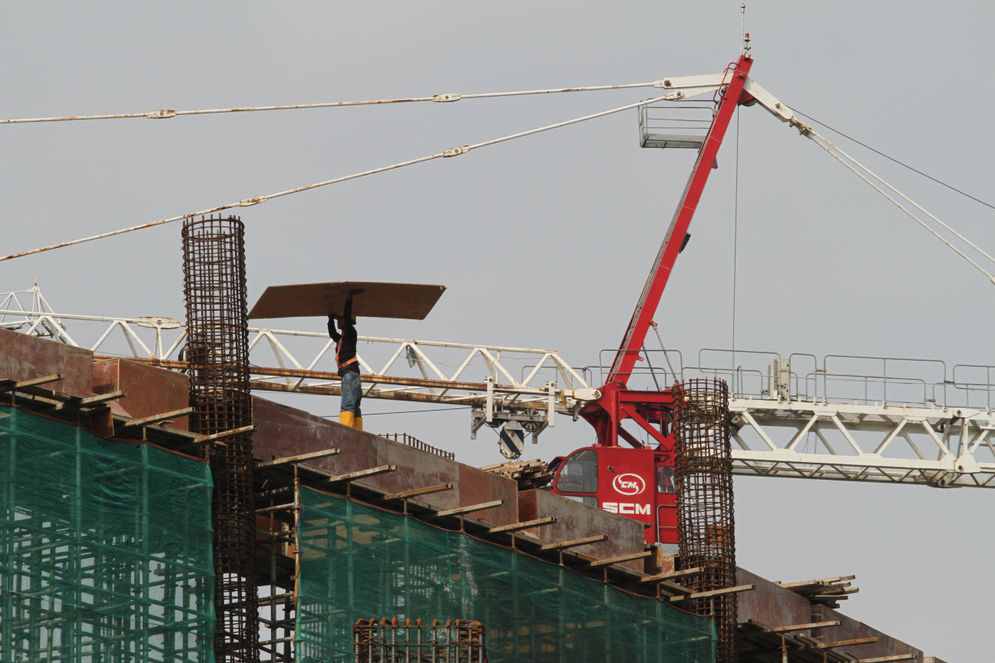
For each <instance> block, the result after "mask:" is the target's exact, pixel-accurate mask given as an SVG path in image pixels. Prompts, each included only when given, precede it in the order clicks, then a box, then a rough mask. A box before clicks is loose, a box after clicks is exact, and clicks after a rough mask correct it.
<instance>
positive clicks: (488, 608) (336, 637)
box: [295, 487, 715, 663]
mask: <svg viewBox="0 0 995 663" xmlns="http://www.w3.org/2000/svg"><path fill="white" fill-rule="evenodd" d="M299 504H300V512H299V517H298V521H297V522H298V525H297V539H298V548H297V550H298V556H299V566H298V571H297V586H298V590H297V600H298V610H297V625H296V633H295V640H296V645H297V657H296V660H297V661H300V662H301V663H315V662H317V661H322V662H324V663H347V662H349V663H351V662H352V661H354V660H355V658H354V656H355V652H354V651H353V648H352V645H353V642H354V635H353V627H354V626H355V624H356V622H357V620H359V619H364V620H369V619H374V618H375V619H383V618H386V619H388V620H389V621H391V622H393V620H394V619H397V620H398V623H399V624H403V623H404V621H405V620H411V621H412V622H414V621H416V620H418V619H420V620H421V621H422V623H423V624H425V623H431V622H432V621H434V620H438V621H439V622H442V623H445V622H446V621H452V622H455V620H470V621H475V622H479V623H480V624H481V625H482V626H483V627H484V628H486V632H487V660H488V661H490V663H505V662H507V663H511V662H514V663H564V662H567V661H569V663H603V662H604V661H640V662H641V663H678V662H683V661H713V660H714V656H715V630H714V626H713V624H712V622H711V620H709V619H707V618H703V617H698V616H695V615H691V614H688V613H685V612H682V611H680V610H677V609H676V608H673V607H671V606H669V605H667V604H666V603H665V602H663V601H660V600H657V599H655V598H649V597H644V596H635V595H633V594H629V593H627V592H624V591H621V590H619V589H617V588H615V587H612V586H610V585H608V584H605V583H603V582H599V581H597V580H594V579H592V578H588V577H584V576H582V575H580V574H578V573H576V572H574V571H572V570H570V569H568V568H565V567H563V566H560V565H556V564H551V563H548V562H543V561H540V560H538V559H535V558H533V557H530V556H528V555H526V554H524V553H522V552H521V551H520V550H517V549H510V548H504V547H501V546H495V545H493V544H490V543H485V542H483V541H480V540H477V539H475V538H473V537H472V536H470V535H468V534H466V533H465V532H461V531H451V530H446V529H441V528H439V527H436V526H433V525H429V524H426V523H422V522H419V521H418V520H415V519H414V518H412V517H411V516H407V515H402V514H396V513H390V512H387V511H383V510H380V509H377V508H374V507H370V506H366V505H363V504H361V503H359V502H357V501H356V500H353V499H348V498H344V497H337V496H334V495H331V494H328V493H324V492H322V491H318V490H314V489H310V488H304V487H302V488H300V490H299ZM385 660H388V659H385ZM401 660H403V659H401Z"/></svg>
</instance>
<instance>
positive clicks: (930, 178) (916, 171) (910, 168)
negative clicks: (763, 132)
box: [792, 108, 995, 209]
mask: <svg viewBox="0 0 995 663" xmlns="http://www.w3.org/2000/svg"><path fill="white" fill-rule="evenodd" d="M792 110H794V111H795V112H796V113H798V114H799V115H801V116H802V117H805V118H808V119H809V120H811V121H812V122H815V123H816V124H818V125H820V126H823V127H825V128H827V129H829V130H830V131H832V132H833V133H835V134H837V135H839V136H842V137H843V138H846V139H847V140H850V141H853V142H854V143H856V144H857V145H860V146H861V147H864V148H866V149H868V150H870V151H871V152H873V153H874V154H877V155H878V156H882V157H884V158H885V159H888V160H889V161H891V162H893V163H897V164H898V165H899V166H901V167H902V168H907V169H909V170H911V171H912V172H913V173H917V174H919V175H922V176H923V177H925V178H926V179H928V180H932V181H934V182H936V183H937V184H939V185H940V186H944V187H946V188H948V189H950V190H951V191H954V192H956V193H959V194H960V195H962V196H965V197H967V198H970V199H971V200H973V201H974V202H976V203H980V204H982V205H984V206H985V207H988V208H991V209H995V205H992V204H991V203H987V202H985V201H984V200H981V199H980V198H976V197H975V196H972V195H971V194H969V193H967V192H966V191H962V190H960V189H958V188H957V187H955V186H952V185H950V184H947V183H946V182H944V181H942V180H938V179H936V178H935V177H933V176H932V175H929V174H927V173H924V172H922V171H921V170H919V169H917V168H913V167H912V166H910V165H908V164H907V163H903V162H902V161H899V160H898V159H896V158H894V157H890V156H888V155H887V154H885V153H884V152H881V151H879V150H876V149H874V148H873V147H871V146H870V145H868V144H867V143H863V142H861V141H859V140H857V139H856V138H854V137H853V136H848V135H847V134H845V133H843V132H842V131H840V130H839V129H834V128H833V127H831V126H829V125H828V124H826V123H825V122H821V121H819V120H817V119H815V118H814V117H812V116H811V115H807V114H806V113H803V112H801V111H800V110H798V109H797V108H792Z"/></svg>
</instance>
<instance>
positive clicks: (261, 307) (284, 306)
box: [249, 281, 446, 320]
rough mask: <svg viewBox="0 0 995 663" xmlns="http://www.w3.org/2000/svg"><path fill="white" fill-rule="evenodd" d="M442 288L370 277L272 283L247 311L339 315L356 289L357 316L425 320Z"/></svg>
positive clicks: (259, 315)
mask: <svg viewBox="0 0 995 663" xmlns="http://www.w3.org/2000/svg"><path fill="white" fill-rule="evenodd" d="M445 290H446V287H445V286H442V285H426V284H420V283H377V282H372V281H342V282H337V283H302V284H298V285H271V286H270V287H268V288H266V290H265V291H264V292H263V294H262V296H261V297H260V298H259V300H258V301H257V302H256V304H255V306H253V307H252V310H251V311H249V319H256V318H300V317H314V316H320V317H326V316H328V315H331V314H339V315H341V314H342V312H343V310H344V309H345V302H346V299H348V297H349V294H350V293H355V294H354V295H353V298H352V299H353V302H352V312H353V313H354V314H355V315H356V317H359V318H364V317H365V318H407V319H413V320H424V319H425V316H427V315H428V314H429V311H431V310H432V308H433V307H434V306H435V303H436V302H437V301H439V297H441V296H442V293H443V292H445ZM357 291H358V292H357Z"/></svg>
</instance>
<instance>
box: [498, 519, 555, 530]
mask: <svg viewBox="0 0 995 663" xmlns="http://www.w3.org/2000/svg"><path fill="white" fill-rule="evenodd" d="M555 522H556V516H543V517H542V518H536V519H535V520H526V521H524V522H520V523H512V524H510V525H498V526H497V527H492V528H490V529H489V530H487V531H488V533H490V534H500V533H501V532H517V531H518V530H522V529H529V528H530V527H541V526H542V525H552V524H553V523H555Z"/></svg>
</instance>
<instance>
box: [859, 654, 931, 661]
mask: <svg viewBox="0 0 995 663" xmlns="http://www.w3.org/2000/svg"><path fill="white" fill-rule="evenodd" d="M917 658H918V656H917V655H916V654H894V655H892V656H875V657H873V658H861V659H858V660H857V663H889V662H890V661H914V660H916V659H917Z"/></svg>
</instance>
